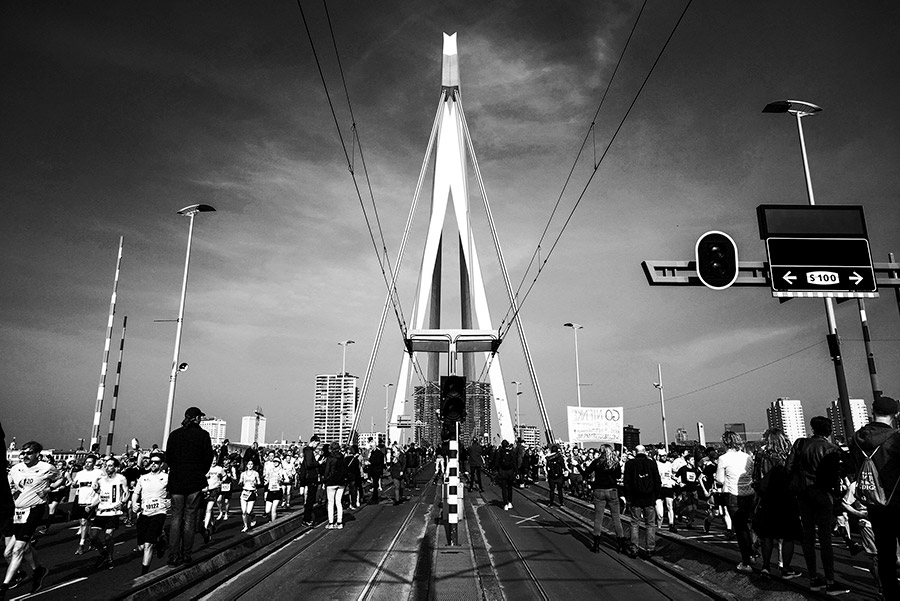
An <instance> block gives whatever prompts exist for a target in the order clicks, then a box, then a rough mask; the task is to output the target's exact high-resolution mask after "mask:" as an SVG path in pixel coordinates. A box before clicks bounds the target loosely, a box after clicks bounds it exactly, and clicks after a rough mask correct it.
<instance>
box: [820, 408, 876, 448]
mask: <svg viewBox="0 0 900 601" xmlns="http://www.w3.org/2000/svg"><path fill="white" fill-rule="evenodd" d="M843 415H844V414H843V413H841V404H840V401H838V400H837V399H835V400H833V401H831V405H830V406H829V407H828V419H830V420H831V427H832V429H833V430H834V438H835V440H837V441H841V442H845V441H846V440H847V438H848V437H847V436H845V435H844V419H843ZM850 419H851V420H852V422H853V432H856V431H857V430H859V429H860V428H862V427H863V426H865V425H866V424H868V423H869V422H870V421H872V418H871V417H870V416H869V408H868V407H867V406H866V401H865V399H850ZM853 432H851V433H850V435H851V436H852V435H853Z"/></svg>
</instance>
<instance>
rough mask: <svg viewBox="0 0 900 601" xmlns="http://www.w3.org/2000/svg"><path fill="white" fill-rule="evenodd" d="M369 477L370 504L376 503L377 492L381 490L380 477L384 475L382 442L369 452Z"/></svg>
mask: <svg viewBox="0 0 900 601" xmlns="http://www.w3.org/2000/svg"><path fill="white" fill-rule="evenodd" d="M368 470H369V472H368V473H369V478H371V479H372V497H371V499H369V503H370V504H371V505H378V501H379V498H378V493H379V492H381V477H382V476H383V475H384V443H381V444H380V445H378V446H377V447H376V448H374V449H372V452H371V453H369V467H368Z"/></svg>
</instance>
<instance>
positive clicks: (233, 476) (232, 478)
mask: <svg viewBox="0 0 900 601" xmlns="http://www.w3.org/2000/svg"><path fill="white" fill-rule="evenodd" d="M237 482H238V474H237V468H236V467H235V466H234V463H233V462H232V461H231V459H225V460H224V461H223V462H222V486H221V488H220V490H221V491H222V494H220V495H219V515H218V517H216V520H218V521H222V520H227V519H228V511H229V510H230V509H231V497H232V496H233V495H234V487H236V486H237Z"/></svg>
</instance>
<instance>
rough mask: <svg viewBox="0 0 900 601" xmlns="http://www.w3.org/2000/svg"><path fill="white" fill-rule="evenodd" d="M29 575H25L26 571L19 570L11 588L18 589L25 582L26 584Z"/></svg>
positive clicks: (10, 584)
mask: <svg viewBox="0 0 900 601" xmlns="http://www.w3.org/2000/svg"><path fill="white" fill-rule="evenodd" d="M26 577H27V574H25V570H17V571H16V575H15V576H13V579H12V582H10V583H9V588H16V587H17V586H19V585H20V584H22V583H23V582H25V578H26Z"/></svg>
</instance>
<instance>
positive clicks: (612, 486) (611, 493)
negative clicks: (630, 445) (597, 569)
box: [579, 444, 628, 553]
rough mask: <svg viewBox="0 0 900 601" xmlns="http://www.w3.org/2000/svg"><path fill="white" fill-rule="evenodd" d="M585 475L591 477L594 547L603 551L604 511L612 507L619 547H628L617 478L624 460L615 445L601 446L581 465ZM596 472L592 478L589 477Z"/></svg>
mask: <svg viewBox="0 0 900 601" xmlns="http://www.w3.org/2000/svg"><path fill="white" fill-rule="evenodd" d="M579 470H580V471H581V474H582V476H584V478H585V479H586V480H590V481H591V488H592V489H593V497H594V544H593V547H592V549H591V550H592V551H593V552H594V553H599V552H600V534H601V533H602V531H603V517H604V516H603V514H604V513H605V512H606V508H607V507H609V514H610V516H611V518H612V523H613V530H614V531H615V533H616V547H617V549H618V551H619V552H620V553H622V552H624V551H625V550H626V549H627V547H628V539H626V538H625V532H624V530H623V529H622V520H621V518H620V517H619V491H618V487H617V482H618V481H619V478H621V477H622V464H621V462H620V461H619V454H618V453H616V452H615V450H613V448H612V447H611V446H610V445H608V444H605V445H603V446H602V447H600V454H599V455H598V456H597V457H596V458H594V460H593V461H591V462H590V464H588V465H586V466H580V467H579ZM589 475H593V478H592V479H591V478H588V476H589Z"/></svg>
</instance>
